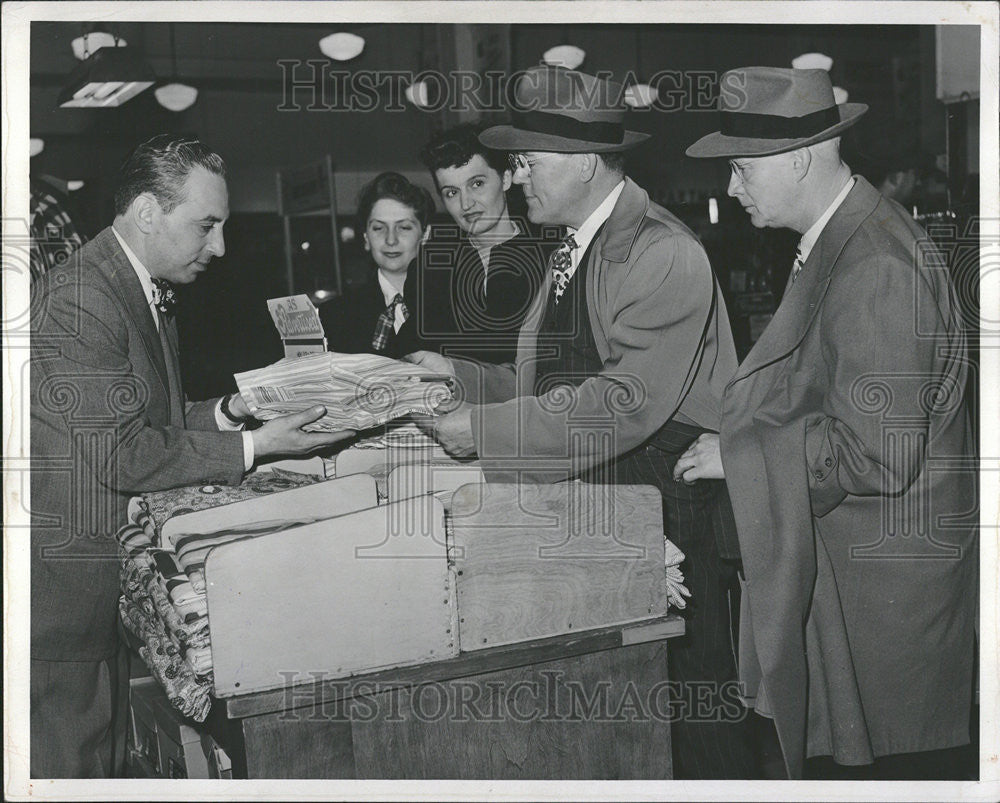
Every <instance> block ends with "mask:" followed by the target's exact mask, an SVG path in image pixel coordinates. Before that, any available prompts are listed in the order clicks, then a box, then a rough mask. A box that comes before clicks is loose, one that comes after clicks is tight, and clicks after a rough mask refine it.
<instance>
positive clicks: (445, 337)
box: [407, 123, 551, 363]
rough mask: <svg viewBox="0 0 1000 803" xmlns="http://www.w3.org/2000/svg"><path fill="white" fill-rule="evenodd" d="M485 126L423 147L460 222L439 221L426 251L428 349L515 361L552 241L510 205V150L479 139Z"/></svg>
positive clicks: (417, 292) (420, 274)
mask: <svg viewBox="0 0 1000 803" xmlns="http://www.w3.org/2000/svg"><path fill="white" fill-rule="evenodd" d="M482 130H483V126H481V125H477V124H471V123H466V124H463V125H459V126H455V127H454V128H450V129H448V130H446V131H442V132H441V133H440V134H438V135H437V136H435V137H434V138H433V139H432V140H431V141H430V142H429V143H428V144H427V145H426V146H425V147H424V149H423V150H422V151H421V153H420V158H421V159H422V161H423V162H424V164H425V165H427V169H428V170H429V171H430V173H431V176H432V177H433V178H434V186H435V187H436V188H437V191H438V194H439V195H440V196H441V200H442V202H443V203H444V206H445V209H447V210H448V214H449V215H451V217H452V220H454V221H455V225H454V226H448V225H444V226H435V227H434V229H433V231H432V234H431V238H430V240H429V241H428V242H427V243H426V244H425V245H424V247H423V249H422V251H421V258H422V264H421V268H420V270H419V271H414V272H413V273H412V275H411V276H408V277H407V280H408V283H410V282H413V283H415V284H417V285H418V286H417V287H415V289H414V293H413V295H414V297H415V298H416V299H417V303H418V304H419V306H420V310H419V314H418V315H417V321H418V324H419V328H420V332H419V337H420V341H421V348H425V349H429V350H431V351H438V352H440V353H442V354H446V355H448V356H450V357H464V358H466V359H475V360H484V361H486V362H495V363H503V362H513V361H514V358H515V354H516V351H517V333H518V331H519V330H520V328H521V324H522V323H523V322H524V316H525V313H527V311H528V307H529V306H530V305H531V301H532V299H533V298H534V297H535V292H536V291H537V290H538V286H539V285H540V284H541V280H542V272H543V271H544V270H545V263H546V259H547V256H548V252H549V251H550V250H551V245H547V244H546V243H544V242H543V241H542V240H541V239H540V238H539V237H537V236H532V235H531V234H530V233H529V232H528V227H527V226H526V225H525V223H526V222H525V221H523V220H517V221H515V220H513V219H512V218H511V216H510V212H509V208H508V206H507V191H508V190H509V189H510V187H511V177H512V173H511V170H510V166H509V165H508V164H507V155H506V154H505V153H503V152H501V151H495V150H492V149H490V148H487V147H485V146H484V145H483V144H482V143H481V142H480V141H479V136H478V135H479V134H480V133H481V132H482Z"/></svg>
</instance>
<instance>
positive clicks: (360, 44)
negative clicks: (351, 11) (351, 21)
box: [319, 31, 365, 61]
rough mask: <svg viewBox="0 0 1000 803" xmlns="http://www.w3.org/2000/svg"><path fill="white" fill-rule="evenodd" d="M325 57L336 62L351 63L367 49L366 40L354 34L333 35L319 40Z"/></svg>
mask: <svg viewBox="0 0 1000 803" xmlns="http://www.w3.org/2000/svg"><path fill="white" fill-rule="evenodd" d="M319 49H320V50H322V51H323V55H324V56H326V57H327V58H331V59H334V60H336V61H350V60H351V59H353V58H354V57H356V56H359V55H361V51H362V50H364V49H365V40H364V38H362V37H360V36H358V35H356V34H353V33H346V32H343V31H342V32H340V33H332V34H330V35H329V36H324V37H323V38H322V39H320V40H319Z"/></svg>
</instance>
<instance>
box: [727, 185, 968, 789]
mask: <svg viewBox="0 0 1000 803" xmlns="http://www.w3.org/2000/svg"><path fill="white" fill-rule="evenodd" d="M856 181H857V183H856V185H855V187H854V188H853V189H852V191H851V192H850V194H849V195H848V196H847V198H846V199H845V201H844V202H843V204H842V205H841V207H840V208H839V209H838V210H837V211H836V213H835V214H834V215H833V217H832V218H831V219H830V221H829V223H828V224H827V225H826V227H825V228H824V229H823V232H822V233H821V235H820V237H819V240H818V241H817V242H816V245H815V247H814V248H813V250H812V251H811V253H810V254H809V258H808V259H807V261H806V263H805V266H804V268H803V270H802V273H801V274H800V275H799V277H798V279H797V280H796V282H795V283H794V284H793V285H792V286H791V288H790V289H789V291H788V292H787V294H786V296H785V298H784V299H782V302H781V305H780V307H779V308H778V311H777V312H776V313H775V316H774V318H773V320H772V321H771V323H770V324H769V325H768V327H767V329H766V330H765V332H764V333H763V335H762V336H761V338H760V339H759V340H758V341H757V343H756V345H755V346H754V347H753V349H752V350H751V352H750V353H749V355H748V356H747V358H746V360H745V361H744V363H743V364H742V365H741V366H740V367H739V369H738V371H737V372H736V375H735V377H734V378H733V380H732V382H730V383H729V386H728V388H727V390H726V394H725V399H724V409H723V418H722V429H721V452H722V461H723V465H724V467H725V473H726V481H727V484H728V486H729V491H730V495H731V497H732V502H733V509H734V511H735V514H736V521H737V525H738V527H739V536H740V548H741V551H742V554H743V562H744V567H745V570H746V579H747V585H746V594H745V596H744V605H743V610H744V614H745V615H747V616H748V617H749V623H748V624H749V627H746V628H744V634H745V638H744V639H743V640H742V643H741V645H740V648H741V649H740V651H741V656H742V660H741V671H742V674H743V675H744V679H745V680H747V681H748V682H749V683H751V685H753V683H754V681H755V680H756V677H757V676H758V674H762V675H763V682H764V689H765V691H766V696H767V699H768V702H769V704H770V708H771V709H772V711H773V713H774V717H775V724H776V726H777V730H778V735H779V737H780V740H781V745H782V749H783V752H784V756H785V761H786V764H787V766H788V771H789V774H790V776H791V777H793V778H797V777H801V773H802V767H803V761H804V759H805V758H806V757H807V756H814V755H832V756H833V758H834V759H835V760H836V761H837V762H839V763H843V764H865V763H870V762H872V760H873V759H874V758H875V757H877V756H882V755H887V754H895V753H907V752H914V751H922V750H931V749H936V748H945V747H951V746H955V745H959V744H963V743H965V742H967V741H968V737H969V731H968V725H969V722H968V716H969V710H970V702H971V689H972V671H973V652H974V629H973V628H974V621H975V612H976V598H977V568H976V567H977V538H976V527H975V509H976V507H975V499H974V483H975V478H976V473H975V464H974V463H973V462H972V459H971V455H972V451H971V445H970V443H969V437H968V435H969V433H968V429H967V413H966V408H965V404H964V398H963V391H964V388H965V384H966V357H965V338H964V334H963V330H962V328H961V325H960V322H959V319H958V308H957V306H956V303H955V299H954V295H953V289H952V287H951V285H950V282H949V278H948V272H947V268H946V266H945V265H944V263H943V260H940V258H939V256H938V258H937V259H934V258H933V257H935V256H936V254H935V252H934V250H933V248H931V247H930V246H929V242H930V241H929V240H928V238H927V236H926V234H924V232H923V231H922V230H921V229H920V228H919V227H918V226H917V225H916V224H915V223H914V222H913V220H912V219H911V218H910V216H909V215H907V214H906V212H905V211H904V210H903V209H902V207H900V206H899V205H898V204H895V203H894V202H891V201H888V200H886V199H884V198H882V197H881V196H880V195H879V194H878V193H877V192H876V190H875V189H874V188H873V187H872V186H871V185H870V184H869V183H868V182H867V181H865V180H864V179H863V178H860V177H858V178H857V179H856ZM922 257H923V258H922ZM750 691H751V693H753V691H754V689H753V688H750Z"/></svg>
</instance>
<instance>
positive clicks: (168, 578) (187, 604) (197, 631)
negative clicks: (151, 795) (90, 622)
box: [117, 470, 323, 722]
mask: <svg viewBox="0 0 1000 803" xmlns="http://www.w3.org/2000/svg"><path fill="white" fill-rule="evenodd" d="M322 479H323V478H322V477H317V476H313V475H308V474H299V473H297V472H292V471H283V470H274V471H271V472H262V473H258V474H252V475H250V476H248V477H247V478H246V480H244V482H243V483H242V484H241V485H239V486H235V487H226V486H215V485H211V486H193V487H188V488H176V489H173V490H169V491H160V492H156V493H149V494H144V495H143V497H142V498H141V499H140V500H139V501H138V503H137V504H134V505H132V506H130V516H131V518H132V523H131V524H128V525H126V526H125V527H122V528H121V530H119V531H118V534H117V538H118V543H119V558H120V563H121V588H122V595H121V598H120V599H119V603H118V607H119V611H120V612H121V617H122V622H123V623H124V625H125V627H126V628H127V629H128V631H129V632H130V633H132V634H133V635H134V636H135V637H136V638H137V639H138V640H139V641H140V642H141V645H142V646H140V647H139V654H140V656H141V657H142V659H143V661H145V662H146V665H147V666H148V667H149V670H150V671H151V672H152V674H153V676H154V677H155V678H156V679H157V680H158V681H159V682H160V685H162V686H163V688H164V690H165V691H166V692H167V697H168V698H169V699H170V702H171V704H172V705H173V706H174V707H175V708H176V709H177V710H178V711H180V712H181V713H182V714H184V715H185V716H188V717H191V718H192V719H194V720H195V721H198V722H202V721H204V719H205V717H206V716H207V715H208V711H209V708H210V706H211V698H210V693H211V690H212V684H213V677H212V647H211V642H210V637H209V627H208V605H207V601H206V597H205V574H204V568H205V557H206V555H207V554H208V551H209V549H211V548H212V547H213V546H218V545H219V544H224V543H228V542H230V541H235V540H239V539H242V538H252V537H254V536H257V535H263V534H264V533H270V532H276V531H278V530H282V529H287V528H288V527H293V526H296V525H298V524H304V523H309V521H312V520H311V519H310V520H304V521H294V522H290V521H282V522H258V523H256V524H254V525H248V526H247V527H244V528H238V529H231V530H225V531H220V532H215V533H209V534H205V535H185V534H184V533H182V532H178V533H175V534H174V535H172V536H171V537H170V538H167V539H161V537H160V534H161V529H162V527H163V525H164V523H165V522H166V521H167V520H169V519H170V518H172V517H173V516H176V515H180V514H181V513H190V512H192V511H194V510H202V509H205V508H208V507H214V506H216V505H220V504H228V503H230V502H237V501H241V500H244V499H249V498H256V497H258V496H261V495H262V494H268V493H274V492H275V491H284V490H289V489H290V488H296V487H300V486H302V485H309V484H312V483H314V482H319V481H320V480H322Z"/></svg>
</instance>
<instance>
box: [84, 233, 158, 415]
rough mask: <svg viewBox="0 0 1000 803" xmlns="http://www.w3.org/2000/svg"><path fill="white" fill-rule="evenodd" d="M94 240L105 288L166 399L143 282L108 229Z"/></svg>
mask: <svg viewBox="0 0 1000 803" xmlns="http://www.w3.org/2000/svg"><path fill="white" fill-rule="evenodd" d="M95 239H98V240H100V241H101V243H100V245H101V248H102V250H103V251H104V256H105V258H104V259H103V260H101V261H100V263H99V265H100V268H101V270H103V271H105V275H106V276H107V278H108V284H109V285H110V286H111V289H112V291H113V292H114V293H115V294H116V295H117V296H118V298H119V300H120V301H121V308H122V310H123V311H124V312H125V314H126V315H127V316H128V317H129V318H131V319H132V322H133V324H135V328H136V330H137V331H138V332H139V338H140V340H141V341H142V345H143V348H144V349H145V350H146V354H147V355H148V356H149V359H150V362H152V364H153V367H154V368H155V369H156V375H157V377H158V378H159V380H160V384H162V385H163V392H164V394H165V395H166V396H167V397H168V398H169V396H170V384H169V381H168V379H167V365H166V362H165V361H164V354H163V346H162V345H161V344H160V335H159V332H157V330H156V324H154V323H153V316H152V314H151V310H150V308H149V303H148V302H147V301H146V294H145V293H144V292H143V289H142V282H140V281H139V277H138V276H136V273H135V269H134V268H133V267H132V263H131V262H129V261H128V257H127V256H125V252H124V251H122V249H121V246H120V245H119V244H118V239H117V238H116V237H115V235H114V232H113V231H112V230H111V227H110V226H109V227H108V228H106V229H105V230H104V231H102V232H101V233H100V234H99V235H97V238H95Z"/></svg>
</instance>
